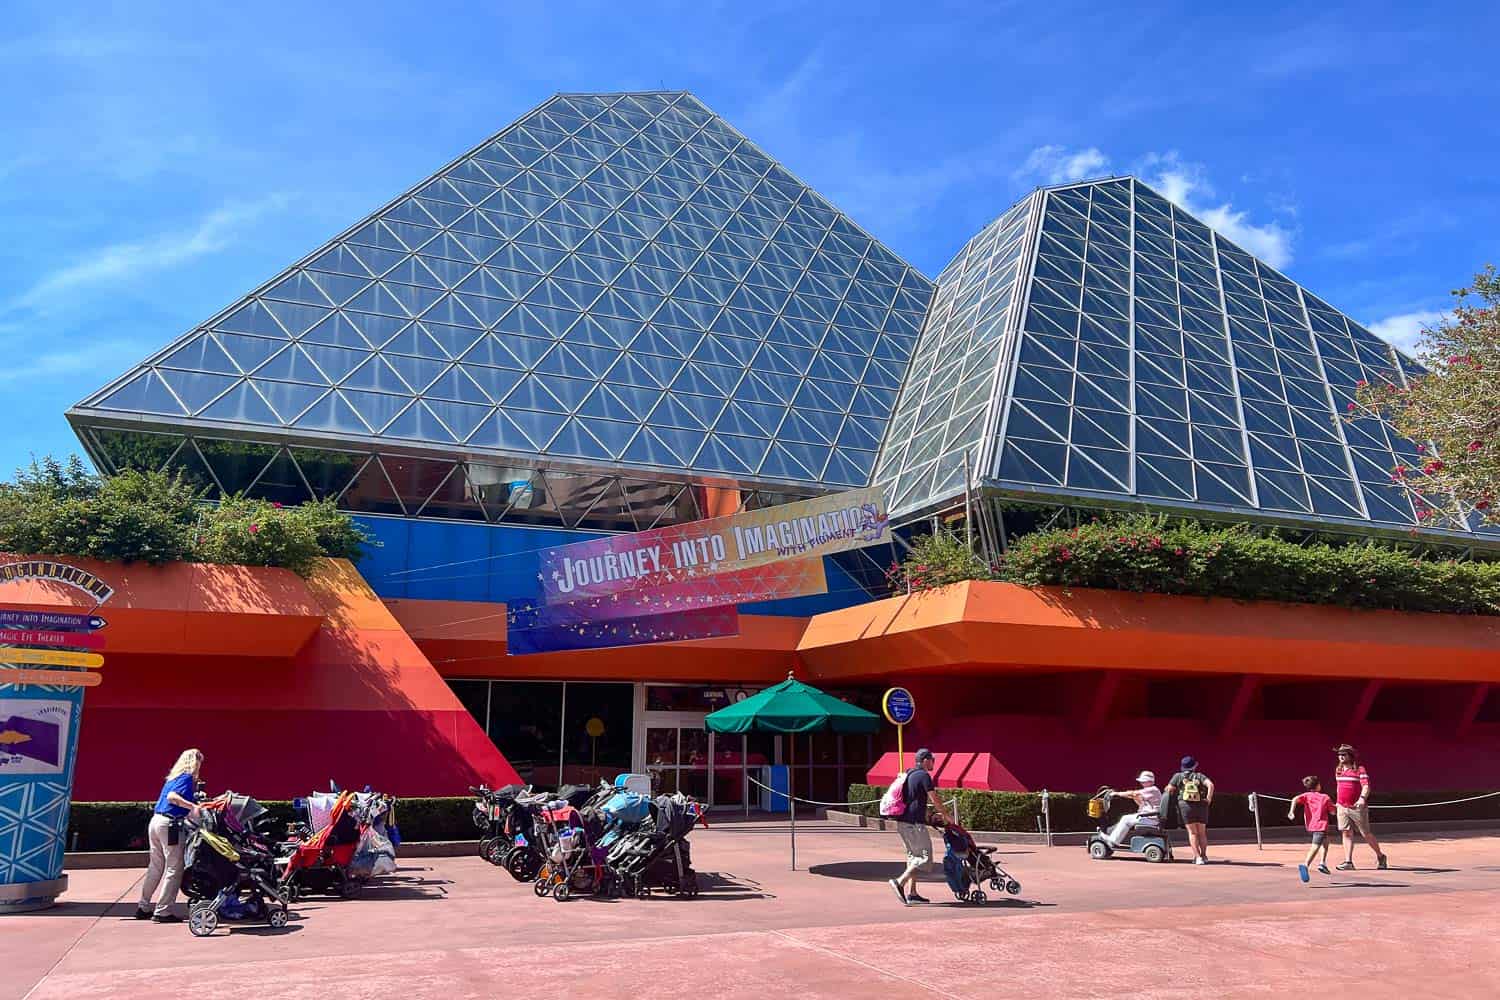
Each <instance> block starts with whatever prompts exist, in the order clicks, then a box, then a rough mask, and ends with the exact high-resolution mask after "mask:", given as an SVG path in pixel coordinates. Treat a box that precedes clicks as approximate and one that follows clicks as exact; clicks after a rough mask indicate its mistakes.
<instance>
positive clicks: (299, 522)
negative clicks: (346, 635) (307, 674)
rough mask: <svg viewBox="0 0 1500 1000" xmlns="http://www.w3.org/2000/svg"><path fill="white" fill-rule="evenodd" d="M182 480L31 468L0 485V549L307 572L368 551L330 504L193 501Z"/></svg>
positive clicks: (79, 466)
mask: <svg viewBox="0 0 1500 1000" xmlns="http://www.w3.org/2000/svg"><path fill="white" fill-rule="evenodd" d="M197 497H198V490H197V488H196V487H194V486H193V485H192V484H190V483H189V482H187V481H186V480H184V479H183V478H182V476H181V475H180V474H172V475H168V474H167V473H164V472H140V471H135V470H127V471H125V472H122V473H120V474H119V475H117V476H109V477H100V476H95V475H94V474H92V473H90V472H89V471H88V470H87V469H86V468H85V467H84V465H83V462H82V461H81V460H80V459H79V458H78V457H77V456H74V457H73V458H71V459H70V460H69V461H68V462H66V463H61V462H58V461H57V460H55V459H52V458H45V459H42V460H40V461H33V462H32V463H31V466H30V467H29V468H27V469H22V470H19V471H18V472H17V473H16V477H15V481H14V482H11V483H0V551H5V552H24V553H27V554H29V555H63V556H69V555H71V556H83V557H86V558H91V559H103V560H108V561H112V562H146V563H153V564H155V563H164V562H174V561H197V562H211V563H235V564H241V565H248V566H279V567H282V568H285V569H290V570H293V571H295V572H297V573H301V574H304V575H305V574H306V573H307V572H308V571H309V570H311V568H312V565H313V562H314V561H315V560H316V559H318V558H319V557H320V556H332V557H335V558H344V559H352V560H357V559H359V557H360V556H361V555H362V554H363V551H362V550H363V547H364V546H366V545H371V544H378V543H373V542H371V541H370V540H369V538H368V536H366V535H365V533H364V532H363V531H361V530H360V528H359V526H358V525H356V524H355V523H354V521H353V520H352V519H351V518H350V517H349V516H348V515H347V514H343V513H341V512H340V511H339V510H338V509H337V508H335V507H334V505H333V501H331V500H325V501H322V502H319V503H304V504H298V505H296V506H292V507H283V506H282V505H281V504H277V503H271V502H269V501H265V500H249V499H246V498H243V497H230V498H228V499H226V500H224V501H222V502H221V503H219V504H217V505H208V504H202V503H199V502H198V500H197Z"/></svg>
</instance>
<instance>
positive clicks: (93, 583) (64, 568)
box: [0, 559, 115, 604]
mask: <svg viewBox="0 0 1500 1000" xmlns="http://www.w3.org/2000/svg"><path fill="white" fill-rule="evenodd" d="M12 580H55V581H56V582H58V583H62V584H66V585H67V586H69V587H72V588H73V589H74V590H81V591H83V592H84V593H85V594H88V595H89V596H90V597H92V598H93V599H94V600H95V601H97V602H98V603H100V604H103V603H104V602H105V601H107V600H109V599H110V597H111V596H112V595H113V594H114V592H115V588H113V587H111V586H110V585H109V584H107V583H105V582H104V581H103V580H101V579H99V578H98V577H97V576H95V575H94V574H92V573H90V572H89V571H88V570H86V569H79V568H78V567H77V566H69V565H68V564H67V563H60V562H52V561H51V560H49V559H27V560H25V561H23V562H13V563H5V564H4V565H0V583H10V582H11V581H12Z"/></svg>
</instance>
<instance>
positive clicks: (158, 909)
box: [135, 750, 203, 924]
mask: <svg viewBox="0 0 1500 1000" xmlns="http://www.w3.org/2000/svg"><path fill="white" fill-rule="evenodd" d="M202 767H203V752H202V751H201V750H184V751H182V753H181V754H180V755H179V756H178V758H177V763H176V764H173V765H172V770H170V771H168V772H167V780H166V782H165V783H164V784H163V785H162V786H161V795H159V796H157V799H156V811H155V812H154V813H153V814H152V816H151V822H150V824H148V825H147V827H146V842H147V843H148V844H150V846H151V862H150V864H149V865H147V867H146V881H145V882H144V883H142V885H141V904H140V906H139V907H137V908H136V911H135V919H137V920H147V919H150V920H154V921H156V922H157V923H159V924H176V923H181V922H182V918H181V917H179V916H177V915H176V914H175V913H173V912H172V905H173V904H174V903H176V902H177V890H178V889H179V888H181V886H182V844H183V840H184V838H183V836H182V829H181V821H182V819H183V817H185V816H187V815H188V814H189V813H191V812H192V811H193V810H195V809H197V808H198V804H197V800H196V799H194V797H193V796H194V794H195V793H196V791H197V788H198V772H199V770H201V769H202ZM174 826H176V828H177V829H176V831H175V834H176V835H175V836H174V835H173V833H174V831H173V827H174ZM163 875H165V876H166V879H165V883H164V884H163V878H162V876H163ZM158 884H161V896H160V897H159V898H157V900H156V904H155V910H154V913H153V909H152V903H151V899H152V897H153V896H156V887H157V885H158Z"/></svg>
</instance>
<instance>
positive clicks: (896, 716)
mask: <svg viewBox="0 0 1500 1000" xmlns="http://www.w3.org/2000/svg"><path fill="white" fill-rule="evenodd" d="M880 708H881V711H883V712H884V713H885V717H886V721H888V722H891V723H893V724H895V725H898V726H904V725H906V724H907V723H908V722H910V721H911V720H912V719H914V718H916V715H917V703H916V702H915V701H914V700H912V696H911V692H910V691H908V690H906V688H891V689H890V690H889V691H887V692H886V693H885V697H884V698H882V699H881V700H880Z"/></svg>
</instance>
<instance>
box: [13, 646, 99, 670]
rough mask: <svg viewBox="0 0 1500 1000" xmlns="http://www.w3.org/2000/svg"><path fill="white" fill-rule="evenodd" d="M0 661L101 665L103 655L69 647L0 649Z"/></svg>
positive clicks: (81, 665) (57, 665)
mask: <svg viewBox="0 0 1500 1000" xmlns="http://www.w3.org/2000/svg"><path fill="white" fill-rule="evenodd" d="M0 663H40V664H45V665H46V666H49V667H96V668H97V667H102V666H104V657H103V656H101V655H99V654H98V653H81V652H74V651H73V650H70V649H21V648H15V649H0Z"/></svg>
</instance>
